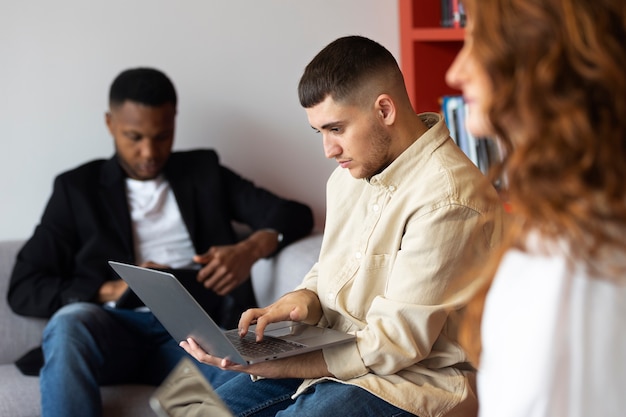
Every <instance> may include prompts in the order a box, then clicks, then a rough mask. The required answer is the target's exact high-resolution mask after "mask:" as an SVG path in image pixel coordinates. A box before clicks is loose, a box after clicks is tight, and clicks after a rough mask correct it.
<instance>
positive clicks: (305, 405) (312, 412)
mask: <svg viewBox="0 0 626 417" xmlns="http://www.w3.org/2000/svg"><path fill="white" fill-rule="evenodd" d="M301 382H302V380H300V379H261V380H258V381H256V382H253V381H252V380H251V379H250V377H249V376H248V375H243V374H242V375H239V376H237V377H235V378H233V379H231V380H229V381H227V382H225V383H223V384H222V385H221V386H220V387H217V389H216V390H215V391H216V392H217V393H218V394H219V396H220V397H221V398H222V399H223V400H224V402H225V403H226V404H227V405H228V406H229V408H230V409H231V411H232V412H233V414H234V415H235V416H237V417H246V416H255V417H266V416H267V417H269V416H277V417H279V416H280V417H327V416H342V417H368V416H376V417H392V416H397V417H409V416H414V415H413V414H411V413H408V412H406V411H403V410H401V409H399V408H397V407H394V406H393V405H391V404H389V403H388V402H386V401H384V400H382V399H380V398H378V397H377V396H375V395H373V394H370V393H369V392H367V391H365V390H364V389H362V388H359V387H356V386H354V385H347V384H342V383H339V382H334V381H325V382H321V383H318V384H316V385H314V386H313V387H311V388H309V389H308V390H307V391H306V392H305V393H303V394H301V395H299V396H298V397H296V399H295V400H292V399H291V396H292V395H293V394H294V392H295V391H296V389H297V388H298V386H299V385H300V383H301Z"/></svg>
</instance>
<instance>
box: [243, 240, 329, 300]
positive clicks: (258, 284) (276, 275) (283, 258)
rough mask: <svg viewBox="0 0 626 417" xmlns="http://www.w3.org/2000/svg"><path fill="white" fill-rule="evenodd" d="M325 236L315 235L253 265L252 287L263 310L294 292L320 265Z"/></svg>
mask: <svg viewBox="0 0 626 417" xmlns="http://www.w3.org/2000/svg"><path fill="white" fill-rule="evenodd" d="M322 236H323V235H322V233H320V232H315V233H313V234H311V235H309V236H307V237H304V238H302V239H300V240H298V241H296V242H294V243H292V244H291V245H289V246H286V247H285V248H283V250H282V251H280V253H279V254H278V255H276V256H275V257H273V258H269V259H260V260H258V261H257V262H256V263H255V264H254V265H253V266H252V271H251V275H252V287H253V288H254V294H255V296H256V299H257V302H258V303H259V306H260V307H265V306H267V305H269V304H271V303H273V302H274V301H276V300H277V299H278V298H280V297H281V296H282V295H283V294H285V293H288V292H289V291H293V290H294V288H296V287H297V286H298V285H299V284H300V283H301V282H302V279H303V278H304V276H305V275H306V274H307V272H309V270H310V269H311V267H312V266H313V265H314V264H315V262H317V259H318V258H319V255H320V249H321V246H322Z"/></svg>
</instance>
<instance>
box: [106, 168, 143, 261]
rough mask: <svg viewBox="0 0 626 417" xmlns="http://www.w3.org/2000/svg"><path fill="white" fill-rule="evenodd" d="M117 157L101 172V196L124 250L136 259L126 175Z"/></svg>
mask: <svg viewBox="0 0 626 417" xmlns="http://www.w3.org/2000/svg"><path fill="white" fill-rule="evenodd" d="M116 158H117V156H113V158H111V159H109V160H108V161H107V162H105V163H104V165H103V166H102V170H101V172H100V185H101V187H100V195H101V198H102V204H103V206H104V207H105V208H106V210H107V211H108V214H109V218H110V219H111V224H112V226H113V227H114V229H115V232H116V233H117V235H118V236H119V238H120V241H121V242H122V243H123V245H124V249H125V250H126V251H127V253H130V254H131V256H132V257H133V259H134V257H135V252H134V249H133V242H132V228H131V224H130V213H129V208H128V201H127V198H126V188H125V184H124V178H125V174H124V172H123V171H122V168H121V167H120V166H119V164H118V162H117V159H116Z"/></svg>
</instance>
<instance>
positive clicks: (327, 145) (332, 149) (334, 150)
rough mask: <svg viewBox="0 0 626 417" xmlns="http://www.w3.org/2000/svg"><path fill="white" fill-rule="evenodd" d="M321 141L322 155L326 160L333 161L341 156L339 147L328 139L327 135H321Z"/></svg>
mask: <svg viewBox="0 0 626 417" xmlns="http://www.w3.org/2000/svg"><path fill="white" fill-rule="evenodd" d="M322 141H323V145H324V155H325V156H326V158H328V159H333V158H335V157H337V156H339V155H341V146H339V145H338V144H337V142H336V141H335V140H333V139H332V138H330V137H329V136H328V135H323V136H322Z"/></svg>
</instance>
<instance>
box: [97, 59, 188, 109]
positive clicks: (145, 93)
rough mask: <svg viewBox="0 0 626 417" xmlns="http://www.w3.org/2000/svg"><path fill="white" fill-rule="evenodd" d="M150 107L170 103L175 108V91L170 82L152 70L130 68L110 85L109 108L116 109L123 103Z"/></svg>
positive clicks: (158, 72) (159, 72) (163, 75)
mask: <svg viewBox="0 0 626 417" xmlns="http://www.w3.org/2000/svg"><path fill="white" fill-rule="evenodd" d="M127 100H128V101H133V102H135V103H140V104H143V105H146V106H150V107H159V106H162V105H164V104H167V103H171V104H172V105H173V106H174V108H176V104H177V97H176V89H175V88H174V84H173V83H172V81H171V80H170V79H169V78H168V77H167V75H165V74H164V73H162V72H161V71H159V70H156V69H154V68H132V69H128V70H125V71H122V72H121V73H120V74H119V75H118V76H117V77H116V78H115V80H113V83H112V84H111V89H110V91H109V106H111V107H116V106H120V105H122V104H123V103H124V102H125V101H127Z"/></svg>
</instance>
